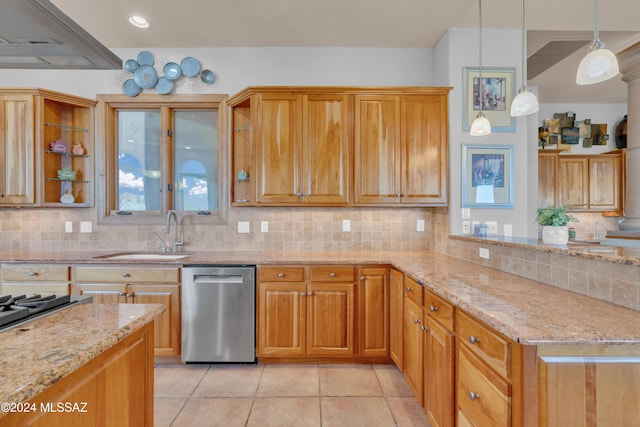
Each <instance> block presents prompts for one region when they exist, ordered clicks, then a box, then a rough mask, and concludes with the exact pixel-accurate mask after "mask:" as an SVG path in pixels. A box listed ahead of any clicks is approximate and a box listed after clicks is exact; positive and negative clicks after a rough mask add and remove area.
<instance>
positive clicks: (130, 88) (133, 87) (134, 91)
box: [122, 79, 142, 96]
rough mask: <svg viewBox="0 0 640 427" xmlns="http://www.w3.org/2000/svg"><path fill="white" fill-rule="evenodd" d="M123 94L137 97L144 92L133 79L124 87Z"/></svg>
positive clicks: (126, 82)
mask: <svg viewBox="0 0 640 427" xmlns="http://www.w3.org/2000/svg"><path fill="white" fill-rule="evenodd" d="M122 92H124V94H125V95H127V96H137V95H139V94H140V92H142V88H141V87H140V86H138V85H137V84H136V82H134V81H133V79H128V80H127V81H125V82H124V84H123V85H122Z"/></svg>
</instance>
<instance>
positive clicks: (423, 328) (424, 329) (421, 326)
mask: <svg viewBox="0 0 640 427" xmlns="http://www.w3.org/2000/svg"><path fill="white" fill-rule="evenodd" d="M428 329H429V328H427V327H426V326H424V325H420V330H421V331H422V332H424V331H426V330H428Z"/></svg>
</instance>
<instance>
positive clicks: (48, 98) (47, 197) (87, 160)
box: [0, 88, 96, 207]
mask: <svg viewBox="0 0 640 427" xmlns="http://www.w3.org/2000/svg"><path fill="white" fill-rule="evenodd" d="M95 104H96V103H95V101H92V100H89V99H84V98H79V97H76V96H71V95H66V94H62V93H58V92H53V91H48V90H43V89H26V88H1V89H0V129H2V131H1V132H0V164H1V165H2V173H1V174H0V206H51V207H80V206H92V205H93V203H94V197H93V188H94V182H93V159H94V157H93V147H94V145H93V135H94V130H93V123H94V107H95ZM52 143H55V147H52V146H51V144H52ZM74 147H79V148H76V149H75V150H74ZM60 170H68V171H69V172H71V173H72V174H70V175H60V174H58V171H60ZM62 196H65V197H62Z"/></svg>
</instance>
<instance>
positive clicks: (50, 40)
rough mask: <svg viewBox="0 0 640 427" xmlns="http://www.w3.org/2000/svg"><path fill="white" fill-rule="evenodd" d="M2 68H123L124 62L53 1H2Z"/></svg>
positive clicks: (0, 61)
mask: <svg viewBox="0 0 640 427" xmlns="http://www.w3.org/2000/svg"><path fill="white" fill-rule="evenodd" d="M0 68H23V69H24V68H35V69H95V70H108V69H120V68H122V60H121V59H120V58H119V57H118V56H116V55H115V54H114V53H113V52H111V51H110V50H109V49H107V48H106V47H105V46H104V45H102V44H101V43H100V42H99V41H98V40H96V39H95V38H94V37H93V36H92V35H91V34H89V33H88V32H86V31H85V30H84V29H82V27H80V26H79V25H78V24H76V23H75V22H74V21H73V20H72V19H71V18H69V17H68V16H67V15H65V14H64V13H63V12H62V11H61V10H60V9H58V8H57V7H56V6H55V5H53V4H52V3H51V2H50V1H49V0H2V12H1V13H0Z"/></svg>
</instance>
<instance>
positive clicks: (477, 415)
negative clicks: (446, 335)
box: [458, 347, 511, 427]
mask: <svg viewBox="0 0 640 427" xmlns="http://www.w3.org/2000/svg"><path fill="white" fill-rule="evenodd" d="M458 408H459V410H461V411H462V412H464V414H465V415H466V417H467V418H468V420H469V421H471V423H473V425H476V426H492V427H500V426H505V427H506V426H509V425H510V418H511V391H510V385H509V383H507V382H505V380H504V379H502V378H500V377H499V376H497V375H496V374H495V373H493V372H491V371H490V370H489V369H487V368H486V367H483V366H482V362H481V361H479V360H478V359H477V358H474V356H473V355H472V354H471V353H470V352H468V351H467V350H466V349H465V348H464V347H462V348H460V351H459V352H458Z"/></svg>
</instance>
